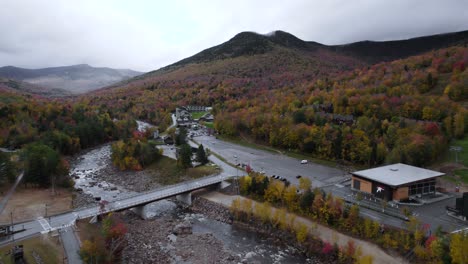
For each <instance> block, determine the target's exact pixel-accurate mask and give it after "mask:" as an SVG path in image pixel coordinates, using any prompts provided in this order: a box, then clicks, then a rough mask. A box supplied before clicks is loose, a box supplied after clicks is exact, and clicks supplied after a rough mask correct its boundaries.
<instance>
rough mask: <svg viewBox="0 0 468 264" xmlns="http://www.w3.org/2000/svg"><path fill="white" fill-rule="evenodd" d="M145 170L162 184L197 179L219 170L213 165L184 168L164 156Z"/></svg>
mask: <svg viewBox="0 0 468 264" xmlns="http://www.w3.org/2000/svg"><path fill="white" fill-rule="evenodd" d="M147 171H148V172H149V173H151V175H152V176H153V177H154V178H155V180H156V181H157V182H158V183H160V184H162V185H171V184H176V183H179V182H182V181H185V180H189V179H197V178H201V177H204V176H208V175H211V174H214V173H218V172H219V170H218V169H216V168H215V167H214V166H209V165H204V166H199V167H196V168H189V169H186V170H185V169H182V168H180V167H179V166H177V161H175V160H173V159H171V158H168V157H164V156H163V157H161V158H160V159H158V160H157V161H156V162H154V163H153V164H151V165H150V166H148V168H147Z"/></svg>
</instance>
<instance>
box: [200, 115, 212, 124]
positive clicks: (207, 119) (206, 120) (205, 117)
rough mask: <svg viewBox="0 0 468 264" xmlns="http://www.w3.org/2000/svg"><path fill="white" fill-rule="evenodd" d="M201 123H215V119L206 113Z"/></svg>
mask: <svg viewBox="0 0 468 264" xmlns="http://www.w3.org/2000/svg"><path fill="white" fill-rule="evenodd" d="M199 121H205V122H213V121H214V117H213V115H212V114H210V113H206V114H204V115H203V116H202V117H200V119H199Z"/></svg>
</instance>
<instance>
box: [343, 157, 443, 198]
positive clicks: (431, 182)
mask: <svg viewBox="0 0 468 264" xmlns="http://www.w3.org/2000/svg"><path fill="white" fill-rule="evenodd" d="M443 175H444V173H441V172H437V171H432V170H427V169H423V168H418V167H414V166H410V165H406V164H402V163H397V164H392V165H387V166H383V167H378V168H373V169H368V170H361V171H356V172H353V173H352V184H351V188H352V189H354V190H358V191H361V192H365V193H370V194H373V195H374V196H375V197H377V198H380V199H385V200H387V201H391V200H394V201H402V200H407V199H408V198H410V197H411V196H419V195H424V194H430V193H435V190H436V187H435V185H436V178H437V177H440V176H443Z"/></svg>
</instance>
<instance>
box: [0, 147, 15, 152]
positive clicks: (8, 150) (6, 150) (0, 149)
mask: <svg viewBox="0 0 468 264" xmlns="http://www.w3.org/2000/svg"><path fill="white" fill-rule="evenodd" d="M0 151H2V152H7V153H12V152H16V151H18V149H13V150H12V149H6V148H0Z"/></svg>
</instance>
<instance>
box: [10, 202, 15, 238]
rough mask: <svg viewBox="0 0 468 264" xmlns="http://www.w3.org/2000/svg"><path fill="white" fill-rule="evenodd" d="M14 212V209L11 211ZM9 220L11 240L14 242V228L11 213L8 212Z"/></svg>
mask: <svg viewBox="0 0 468 264" xmlns="http://www.w3.org/2000/svg"><path fill="white" fill-rule="evenodd" d="M13 210H14V209H13ZM10 220H11V239H12V240H13V242H15V234H14V232H15V226H14V225H13V211H10Z"/></svg>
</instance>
